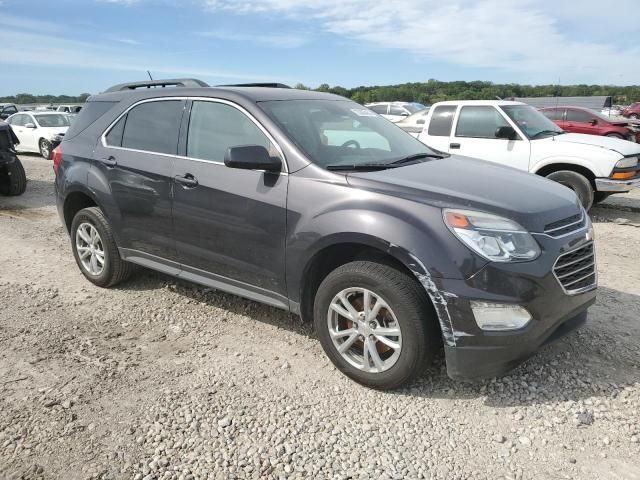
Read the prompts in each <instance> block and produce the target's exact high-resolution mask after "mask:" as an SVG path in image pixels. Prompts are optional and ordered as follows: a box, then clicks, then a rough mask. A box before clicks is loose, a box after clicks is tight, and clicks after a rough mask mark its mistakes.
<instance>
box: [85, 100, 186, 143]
mask: <svg viewBox="0 0 640 480" xmlns="http://www.w3.org/2000/svg"><path fill="white" fill-rule="evenodd" d="M182 105H183V102H182V100H163V101H157V102H147V103H141V104H140V105H138V106H137V107H134V108H132V109H131V110H130V111H129V113H128V114H127V121H126V123H125V126H124V134H123V135H122V146H123V147H126V148H132V149H135V150H144V151H146V152H155V153H168V154H176V153H177V151H178V133H179V130H180V120H181V119H182ZM81 114H82V113H81Z"/></svg>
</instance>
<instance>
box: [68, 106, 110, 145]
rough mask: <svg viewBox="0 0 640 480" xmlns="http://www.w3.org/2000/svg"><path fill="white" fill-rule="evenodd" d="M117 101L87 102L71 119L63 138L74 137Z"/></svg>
mask: <svg viewBox="0 0 640 480" xmlns="http://www.w3.org/2000/svg"><path fill="white" fill-rule="evenodd" d="M116 103H118V102H88V103H87V104H86V105H85V107H84V108H83V109H82V110H81V111H80V113H79V114H78V115H77V116H76V118H74V119H73V122H72V123H71V126H70V127H69V130H67V133H66V135H65V138H71V137H75V136H76V135H78V134H79V133H81V132H82V131H84V130H85V129H86V128H87V127H88V126H89V125H91V124H92V123H93V122H95V121H96V120H98V119H99V118H100V117H102V115H104V114H105V113H107V112H108V111H109V110H111V107H113V106H114V105H115V104H116Z"/></svg>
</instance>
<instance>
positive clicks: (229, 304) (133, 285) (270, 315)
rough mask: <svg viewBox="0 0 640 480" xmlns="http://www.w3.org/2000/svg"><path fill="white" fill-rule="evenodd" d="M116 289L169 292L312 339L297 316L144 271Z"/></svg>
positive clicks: (309, 327)
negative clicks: (163, 290) (166, 290)
mask: <svg viewBox="0 0 640 480" xmlns="http://www.w3.org/2000/svg"><path fill="white" fill-rule="evenodd" d="M115 288H116V289H118V290H123V291H150V290H161V289H169V290H171V291H173V292H175V293H178V294H179V295H182V296H184V297H186V298H188V299H190V300H192V301H195V302H199V303H204V304H206V305H208V306H210V307H216V308H222V309H224V310H227V311H229V312H230V313H232V314H238V315H245V316H247V317H249V318H251V319H252V320H255V321H256V322H261V323H264V324H267V325H272V326H274V327H277V328H280V329H284V330H289V331H290V332H292V333H297V334H299V335H303V336H305V337H308V338H315V334H314V332H313V329H312V327H311V325H309V324H305V323H303V322H302V320H301V319H300V317H298V316H297V315H294V314H292V313H289V312H286V311H284V310H281V309H279V308H275V307H270V306H268V305H264V304H262V303H258V302H254V301H252V300H249V299H245V298H242V297H239V296H237V295H232V294H230V293H225V292H222V291H220V290H216V289H213V288H209V287H205V286H202V285H198V284H195V283H191V282H188V281H185V280H181V279H178V278H175V277H172V276H170V275H165V274H163V273H160V272H156V271H152V270H148V269H146V268H142V267H140V268H139V270H138V271H136V273H135V274H134V275H133V277H132V278H131V279H130V280H128V281H126V282H124V283H122V284H120V285H118V286H117V287H115Z"/></svg>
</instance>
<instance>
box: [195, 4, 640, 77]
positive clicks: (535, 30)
mask: <svg viewBox="0 0 640 480" xmlns="http://www.w3.org/2000/svg"><path fill="white" fill-rule="evenodd" d="M203 1H204V4H205V6H206V7H207V8H208V9H211V10H225V11H228V12H233V13H236V14H242V15H246V14H255V13H258V14H269V13H271V14H274V15H286V16H288V17H289V18H291V19H298V20H300V21H313V22H316V23H317V24H318V25H319V26H320V27H321V28H322V29H324V30H326V31H328V32H331V33H333V34H335V35H338V36H344V37H348V38H351V39H353V40H356V41H360V42H365V43H367V44H369V45H374V46H376V47H381V48H390V49H399V50H404V51H408V52H410V53H412V54H414V55H416V56H419V57H428V58H433V59H437V60H439V61H445V62H450V63H452V64H457V65H462V66H467V67H488V68H495V69H502V70H507V71H513V72H519V73H520V74H523V73H524V74H525V75H526V76H528V77H529V78H531V82H533V83H541V82H549V83H553V82H555V81H557V79H558V78H563V77H564V78H571V79H572V80H573V81H576V79H584V81H585V82H597V83H606V82H611V83H625V82H626V83H632V82H633V83H634V82H637V78H638V77H640V63H639V62H638V61H637V59H638V58H640V41H639V40H640V38H638V35H633V37H631V36H629V41H628V42H622V41H619V39H616V40H618V41H617V42H611V41H601V42H597V41H590V40H589V37H584V35H582V34H581V37H580V38H572V36H571V35H570V34H569V33H567V32H566V31H565V29H564V28H563V25H564V24H565V23H568V22H571V21H574V22H575V21H576V19H583V20H584V21H585V22H590V24H591V25H592V28H594V29H609V30H610V31H611V32H612V36H611V38H614V39H615V37H616V33H615V32H616V31H617V30H618V28H619V25H620V23H621V22H620V20H619V18H620V15H619V13H620V12H625V13H623V14H622V15H623V16H625V15H627V16H628V17H633V18H634V21H635V23H632V22H627V21H623V22H622V25H625V26H627V27H628V28H630V25H632V24H633V25H634V26H635V30H633V32H634V33H635V32H637V25H638V23H639V19H638V14H637V13H635V12H637V11H638V10H637V4H636V2H634V1H633V0H618V2H616V6H615V9H614V8H611V9H610V10H611V11H610V12H607V11H606V9H607V7H606V6H603V5H602V3H601V2H598V3H596V1H595V0H586V1H585V2H584V9H583V3H582V2H581V3H580V5H576V4H575V3H574V2H566V3H565V2H556V1H552V0H547V1H533V0H458V1H454V2H442V1H441V0H394V1H384V2H383V1H379V2H378V1H376V2H372V1H370V0H306V1H300V0H254V1H248V0H203ZM559 5H560V7H559V8H558V6H559ZM569 5H570V6H571V8H569ZM613 13H615V15H614V14H613ZM598 38H602V36H598ZM429 74H430V75H433V76H437V73H436V72H430V73H429Z"/></svg>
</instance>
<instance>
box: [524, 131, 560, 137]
mask: <svg viewBox="0 0 640 480" xmlns="http://www.w3.org/2000/svg"><path fill="white" fill-rule="evenodd" d="M549 133H555V134H556V135H562V134H563V133H564V132H562V131H560V132H559V131H558V130H540V131H539V132H538V133H536V134H535V135H532V136H531V138H536V137H537V136H539V135H543V134H549Z"/></svg>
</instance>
